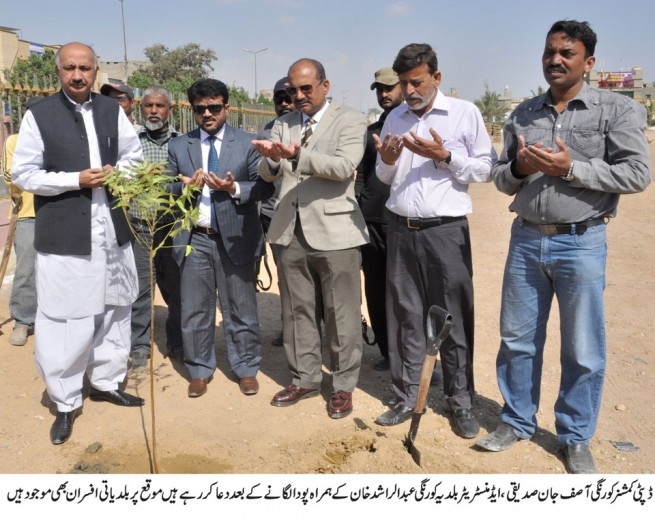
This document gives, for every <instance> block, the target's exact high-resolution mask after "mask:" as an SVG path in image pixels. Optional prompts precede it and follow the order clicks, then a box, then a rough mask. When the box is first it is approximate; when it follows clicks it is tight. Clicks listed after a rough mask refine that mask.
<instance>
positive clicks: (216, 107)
mask: <svg viewBox="0 0 655 524" xmlns="http://www.w3.org/2000/svg"><path fill="white" fill-rule="evenodd" d="M224 107H225V106H224V105H223V104H210V105H208V106H193V111H194V113H195V114H196V115H204V114H205V111H207V110H209V112H210V113H211V114H212V115H217V114H219V113H220V112H221V111H223V108H224Z"/></svg>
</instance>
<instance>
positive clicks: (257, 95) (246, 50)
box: [121, 0, 268, 103]
mask: <svg viewBox="0 0 655 524" xmlns="http://www.w3.org/2000/svg"><path fill="white" fill-rule="evenodd" d="M121 1H122V0H121ZM267 49H268V47H265V48H264V49H260V50H259V51H250V49H246V48H245V47H244V48H243V50H244V51H245V52H246V53H250V54H251V55H253V56H254V57H255V103H257V100H258V99H259V91H257V54H258V53H261V52H262V51H266V50H267Z"/></svg>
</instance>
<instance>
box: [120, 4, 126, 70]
mask: <svg viewBox="0 0 655 524" xmlns="http://www.w3.org/2000/svg"><path fill="white" fill-rule="evenodd" d="M118 1H119V2H120V3H121V18H122V19H123V50H124V51H125V56H124V57H123V66H124V68H125V70H124V72H123V83H127V38H126V37H125V10H124V9H123V2H124V1H125V0H118Z"/></svg>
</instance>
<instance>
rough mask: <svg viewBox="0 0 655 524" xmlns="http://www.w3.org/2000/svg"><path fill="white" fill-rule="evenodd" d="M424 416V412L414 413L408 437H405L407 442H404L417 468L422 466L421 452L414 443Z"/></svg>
mask: <svg viewBox="0 0 655 524" xmlns="http://www.w3.org/2000/svg"><path fill="white" fill-rule="evenodd" d="M422 415H423V413H422V412H421V413H414V414H413V415H412V423H411V425H410V426H409V433H407V436H406V437H405V440H404V442H403V445H404V446H405V449H406V450H407V453H409V454H410V455H411V456H412V458H413V459H414V462H416V465H417V466H420V465H421V451H420V450H419V449H418V448H417V447H416V444H414V441H415V440H416V434H417V433H418V425H419V423H420V422H421V416H422Z"/></svg>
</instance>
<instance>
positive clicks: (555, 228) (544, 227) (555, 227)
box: [520, 218, 605, 236]
mask: <svg viewBox="0 0 655 524" xmlns="http://www.w3.org/2000/svg"><path fill="white" fill-rule="evenodd" d="M520 220H521V225H522V226H523V227H527V228H528V229H534V230H535V231H539V233H541V234H542V235H547V236H551V235H583V234H584V233H585V232H586V231H587V229H589V228H590V227H594V226H600V225H601V224H604V223H605V219H603V218H592V219H591V220H586V221H584V222H578V223H576V224H534V223H532V222H528V221H527V220H523V219H522V218H521V219H520Z"/></svg>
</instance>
